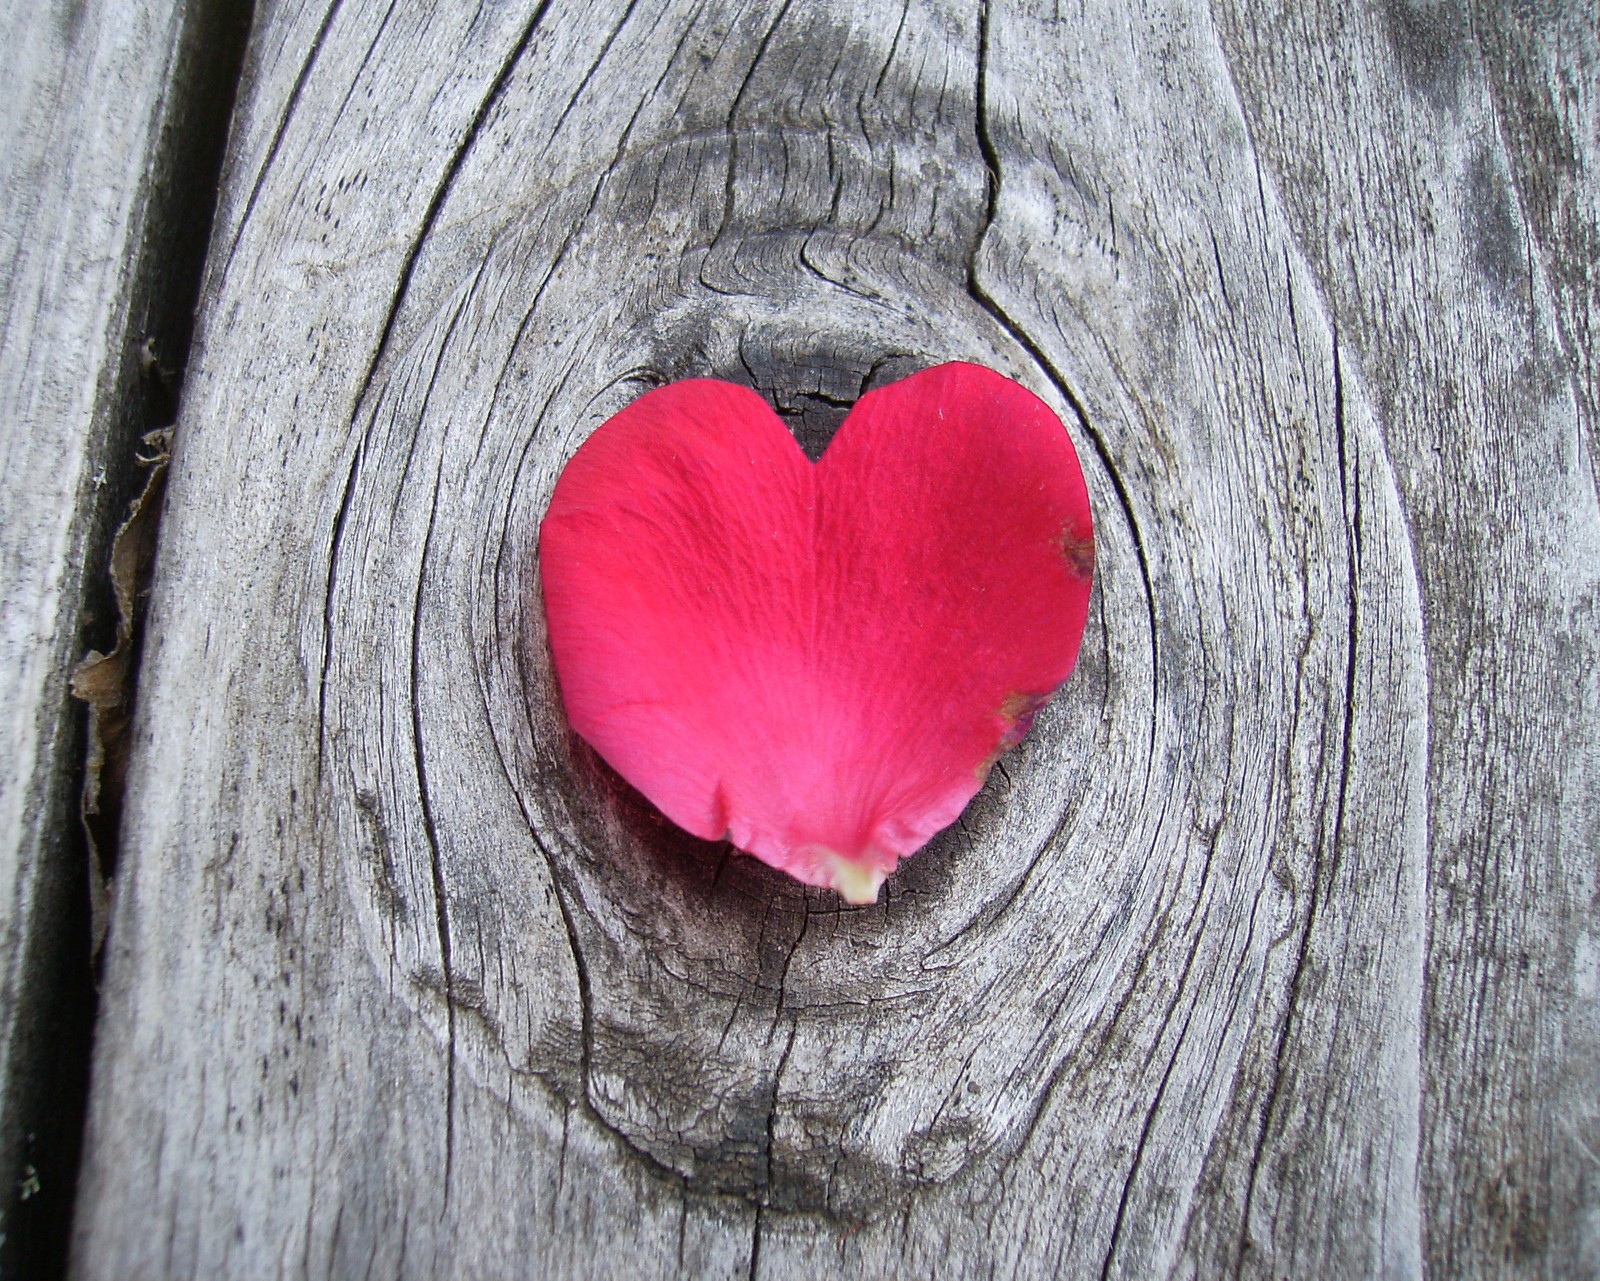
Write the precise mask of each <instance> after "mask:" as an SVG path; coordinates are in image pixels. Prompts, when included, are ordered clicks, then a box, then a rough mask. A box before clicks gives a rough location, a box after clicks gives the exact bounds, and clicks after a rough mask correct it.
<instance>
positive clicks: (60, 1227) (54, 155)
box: [0, 0, 248, 1275]
mask: <svg viewBox="0 0 1600 1281" xmlns="http://www.w3.org/2000/svg"><path fill="white" fill-rule="evenodd" d="M216 8H217V6H215V5H212V6H207V5H203V4H201V5H187V4H179V5H170V4H147V3H139V2H136V0H107V2H100V0H90V2H88V3H76V4H58V5H10V6H6V8H5V10H4V12H3V13H0V44H3V47H4V48H5V50H6V56H5V58H4V60H3V62H0V103H3V104H4V105H5V111H4V126H3V131H0V467H3V472H4V476H5V484H4V486H3V487H0V591H3V594H4V609H3V620H4V625H3V627H0V1179H3V1181H4V1188H3V1193H0V1271H4V1272H6V1273H7V1274H12V1273H14V1274H16V1275H24V1274H31V1275H42V1274H43V1273H44V1272H45V1271H48V1270H50V1269H51V1268H55V1269H59V1267H60V1266H61V1263H62V1260H63V1259H64V1252H65V1243H66V1239H67V1234H66V1223H67V1220H68V1217H69V1215H70V1212H71V1205H72V1197H73V1178H74V1172H75V1161H76V1150H77V1145H78V1137H79V1133H80V1129H81V1118H82V1107H83V1097H84V1092H85V1090H86V1088H87V1086H86V1078H87V1062H86V1060H87V1056H88V1053H89V1045H88V1037H89V1030H90V1022H91V1019H92V1007H93V988H92V977H91V973H90V958H89V948H90V943H89V929H88V924H87V919H88V913H87V904H88V890H87V887H86V881H87V876H86V871H87V866H86V863H87V854H86V850H85V845H84V838H83V836H82V832H81V828H80V824H79V818H78V789H79V787H80V784H81V780H82V776H83V763H84V754H85V744H84V737H83V730H82V723H83V715H84V713H83V709H82V708H81V707H79V706H76V705H74V704H72V703H71V702H70V700H69V697H68V682H69V677H70V674H71V672H72V669H73V666H74V664H75V663H76V662H77V660H78V659H79V657H80V656H81V655H82V653H83V650H84V648H85V647H86V646H88V645H91V644H97V645H101V646H103V647H106V648H110V644H111V638H112V635H113V632H114V622H115V619H114V609H113V605H112V600H111V592H110V588H109V579H108V577H107V552H108V548H109V544H110V539H111V534H112V530H113V528H114V527H115V525H116V523H117V522H118V521H119V520H120V519H121V518H122V515H123V512H124V511H125V509H126V507H127V504H128V501H129V499H130V498H131V497H132V495H133V494H134V493H135V492H136V491H137V487H138V485H139V484H140V483H141V481H140V477H139V475H138V469H137V467H136V465H135V463H134V453H135V449H136V447H137V442H138V440H139V437H140V435H141V433H142V432H144V431H145V430H146V429H148V428H149V427H152V426H155V425H157V423H158V422H159V421H160V420H161V415H163V414H166V415H167V416H168V417H170V405H169V403H168V402H169V401H170V392H171V386H170V383H169V381H168V377H169V375H175V373H176V372H177V367H179V366H181V363H182V362H181V352H182V348H183V346H184V344H185V343H186V342H187V332H188V329H189V325H190V320H189V306H190V304H191V303H192V300H193V290H194V283H195V279H196V274H197V272H198V268H199V263H200V260H201V258H202V256H203V253H204V239H205V226H206V223H205V217H206V210H207V208H208V207H209V205H210V203H211V201H210V197H209V195H208V189H209V188H210V185H211V184H213V183H214V181H215V165H216V161H217V158H218V157H219V156H220V151H221V136H222V130H223V128H225V125H226V118H227V114H226V113H227V110H228V106H227V94H228V93H229V91H230V90H231V79H230V77H231V74H232V73H231V68H232V67H235V66H236V61H237V60H236V56H235V53H234V51H235V50H236V49H237V47H238V46H239V44H240V39H239V36H240V34H241V33H240V30H239V28H240V25H241V24H240V22H239V21H238V19H237V18H235V17H229V16H227V15H224V16H223V17H221V18H220V19H219V18H218V16H217V14H216V13H215V12H214V11H215V10H216ZM244 16H245V19H246V20H248V15H244ZM230 24H231V25H230ZM230 32H231V33H233V34H232V35H231V36H230V34H229V33H230ZM202 47H203V48H202ZM201 52H203V57H200V58H197V53H201ZM206 113H209V118H207V115H206ZM208 166H209V172H208ZM185 291H187V294H188V296H184V295H185ZM174 300H176V302H175V301H174ZM169 367H170V368H169ZM163 370H165V371H166V372H163ZM112 804H113V801H112V798H111V795H110V789H108V792H107V805H108V810H109V808H110V807H111V805H112Z"/></svg>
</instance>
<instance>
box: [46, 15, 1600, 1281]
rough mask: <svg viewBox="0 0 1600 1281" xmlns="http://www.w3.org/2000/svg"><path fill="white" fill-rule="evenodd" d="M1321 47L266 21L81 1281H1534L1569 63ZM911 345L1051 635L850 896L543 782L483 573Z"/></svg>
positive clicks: (1262, 35) (1587, 661) (1584, 1056)
mask: <svg viewBox="0 0 1600 1281" xmlns="http://www.w3.org/2000/svg"><path fill="white" fill-rule="evenodd" d="M1345 10H1346V7H1345V6H1340V5H1331V4H1329V5H1305V6H1286V7H1285V8H1283V9H1282V10H1281V11H1280V10H1277V9H1273V8H1271V7H1270V6H1267V5H1264V4H1262V5H1251V4H1248V3H1236V4H1232V5H1221V6H1218V7H1216V8H1214V9H1212V8H1207V7H1205V6H1203V5H1193V4H1190V5H1177V6H1174V7H1171V8H1160V7H1157V6H1153V5H1140V4H1133V5H1104V6H1100V7H1090V6H1088V5H1084V6H1079V7H1071V8H1069V9H1067V10H1063V11H1060V12H1057V11H1054V10H1049V9H1043V10H1041V9H1039V8H1037V7H1028V6H1022V5H1016V4H1011V3H1001V2H998V0H991V3H988V4H986V5H985V4H978V5H961V6H956V5H946V4H938V3H932V4H925V5H918V6H910V7H907V8H905V9H901V8H899V7H894V6H888V5H882V4H877V3H870V2H865V3H864V2H861V0H858V2H857V3H853V4H850V5H843V4H838V5H835V4H816V5H810V4H808V5H800V4H784V5H781V6H772V5H760V6H749V7H740V6H738V5H736V4H730V3H703V4H699V5H688V4H678V3H672V2H670V0H658V2H656V3H651V2H649V0H637V2H636V3H633V4H630V5H628V6H626V8H622V7H620V6H619V7H616V8H615V9H614V10H613V11H609V12H606V13H604V14H603V15H599V16H597V14H596V12H595V11H594V9H593V7H592V6H590V5H578V4H563V3H557V2H556V0H549V2H547V3H539V4H537V5H535V4H530V3H517V4H507V5H500V6H489V7H485V8H482V9H480V10H478V11H476V12H474V13H471V14H468V13H467V12H465V10H462V9H458V8H457V7H454V6H440V7H438V11H437V12H434V11H432V10H431V9H430V10H429V11H427V12H426V13H423V12H422V11H419V10H417V9H414V8H412V7H407V6H396V5H386V4H379V3H368V2H367V0H345V3H342V4H331V5H329V6H328V7H326V8H325V9H318V8H316V7H315V6H305V7H302V8H296V7H293V6H274V7H265V8H263V9H262V11H261V12H260V13H258V15H257V27H256V30H255V32H254V33H253V37H252V43H251V48H250V52H249V56H248V59H247V64H246V71H245V81H244V87H243V89H242V91H241V95H240V104H239V108H238V112H237V115H236V117H235V123H234V133H233V136H232V140H231V145H230V159H229V163H228V166H227V169H226V171H225V174H224V182H223V190H222V205H221V208H220V211H219V216H218V224H217V230H216V234H215V236H214V239H213V248H212V255H211V260H210V268H209V276H208V282H207V286H206V289H205V292H204V299H203V311H202V315H201V319H200V327H199V331H198V339H197V347H196V350H195V352H194V354H193V357H192V359H191V362H190V376H189V380H188V383H187V385H186V388H185V399H184V408H183V412H182V415H181V419H180V425H179V434H178V444H177V454H176V459H175V463H174V472H173V478H172V482H171V492H170V495H169V507H168V512H167V516H166V519H165V521H164V524H163V531H162V547H161V559H160V563H159V568H158V577H157V588H156V593H155V598H154V603H153V606H152V619H151V634H150V640H149V643H148V645H147V649H146V659H145V665H144V670H143V673H142V676H141V712H140V720H139V726H138V735H137V743H136V756H135V759H134V764H133V771H132V775H131V778H130V784H129V793H128V798H127V815H126V819H125V824H124V830H123V849H122V854H121V858H122V867H123V869H124V871H123V874H122V876H121V878H120V882H119V887H118V888H119V897H118V902H117V907H116V916H115V919H114V924H113V933H112V939H111V945H110V946H111V955H110V965H109V975H108V985H107V988H106V991H105V996H104V1002H105V1013H104V1017H103V1019H102V1023H101V1026H100V1031H99V1038H98V1042H97V1051H96V1061H95V1079H94V1094H93V1100H92V1109H91V1116H90V1129H89V1137H88V1151H87V1155H86V1161H85V1168H84V1173H83V1179H82V1182H81V1187H80V1201H79V1207H78V1219H77V1240H76V1256H75V1257H76V1267H77V1270H78V1272H79V1273H81V1274H82V1275H85V1276H94V1277H100V1276H105V1277H125V1276H155V1275H174V1276H184V1275H192V1276H212V1275H228V1274H236V1275H274V1274H286V1275H313V1276H328V1275H336V1276H344V1275H367V1274H377V1275H415V1276H437V1275H462V1276H468V1275H543V1276H581V1275H618V1276H623V1275H626V1276H672V1275H680V1274H683V1275H705V1276H718V1275H739V1276H746V1275H747V1276H769V1277H801V1276H804V1277H811V1276H828V1275H840V1276H846V1275H849V1276H854V1275H866V1276H932V1275H943V1276H982V1275H997V1276H1025V1277H1046V1276H1100V1277H1109V1276H1129V1277H1145V1276H1165V1275H1198V1276H1211V1275H1216V1274H1219V1273H1222V1272H1233V1273H1236V1274H1241V1275H1250V1276H1256V1275H1260V1276H1267V1275H1272V1276H1277V1275H1293V1276H1308V1277H1312V1276H1315V1277H1322V1276H1336V1275H1350V1276H1356V1275H1372V1274H1385V1275H1402V1276H1404V1275H1418V1274H1421V1273H1424V1272H1426V1273H1429V1274H1431V1275H1436V1276H1491V1275H1526V1276H1550V1277H1557V1276H1562V1277H1566V1276H1580V1275H1594V1274H1596V1273H1597V1272H1600V1163H1597V1161H1596V1153H1597V1152H1600V1099H1597V1095H1596V1082H1597V1081H1600V1043H1597V1037H1600V1017H1597V1016H1600V993H1597V979H1596V975H1597V962H1596V956H1597V950H1596V949H1597V944H1600V940H1597V938H1596V930H1597V917H1596V914H1595V894H1596V857H1595V851H1596V848H1597V845H1600V832H1597V830H1596V828H1597V824H1600V796H1597V780H1600V715H1597V710H1600V690H1597V686H1596V681H1597V679H1600V677H1597V672H1600V664H1597V658H1600V654H1597V652H1596V651H1597V649H1600V628H1597V626H1596V621H1597V619H1596V596H1595V591H1596V583H1597V577H1600V511H1597V501H1596V487H1597V470H1596V462H1595V457H1596V455H1595V446H1596V439H1595V425H1596V419H1595V399H1594V396H1595V392H1594V356H1593V345H1592V340H1591V335H1592V333H1593V331H1594V316H1595V294H1594V284H1593V278H1592V273H1591V271H1590V267H1591V266H1592V263H1593V260H1594V246H1595V244H1596V227H1595V218H1596V214H1595V209H1596V203H1595V201H1594V198H1593V197H1594V194H1595V181H1596V180H1595V165H1596V164H1597V163H1600V140H1597V137H1596V122H1597V119H1600V107H1597V104H1596V96H1595V95H1596V88H1595V86H1596V84H1597V83H1600V77H1597V76H1596V74H1595V72H1596V68H1597V62H1600V59H1597V54H1596V38H1595V33H1594V29H1593V24H1592V22H1590V21H1589V20H1588V16H1587V15H1585V13H1584V12H1583V11H1582V6H1579V5H1572V6H1568V7H1564V8H1563V7H1555V8H1552V9H1550V10H1549V11H1546V10H1544V9H1536V8H1534V7H1527V8H1519V9H1517V10H1516V12H1515V13H1506V14H1501V13H1499V12H1497V11H1495V10H1494V9H1492V8H1491V7H1489V6H1485V8H1484V9H1482V10H1480V11H1476V12H1473V11H1466V10H1457V9H1455V8H1453V7H1451V6H1449V5H1440V6H1430V7H1427V8H1419V9H1411V8H1407V7H1404V6H1402V5H1398V4H1395V5H1388V6H1385V7H1382V8H1378V9H1373V10H1372V11H1370V12H1367V11H1362V12H1357V13H1347V12H1346V11H1345ZM951 357H963V358H967V359H977V360H980V361H984V362H987V363H990V364H992V365H994V366H995V367H997V368H1000V369H1002V370H1005V371H1006V372H1009V373H1012V374H1014V375H1015V376H1017V377H1019V378H1021V379H1023V380H1024V381H1025V382H1027V383H1028V384H1029V385H1030V386H1031V387H1033V388H1034V389H1035V390H1037V391H1038V392H1039V393H1040V394H1041V395H1043V396H1045V397H1047V398H1048V399H1050V400H1051V401H1052V402H1053V403H1054V404H1055V405H1056V406H1057V407H1058V408H1060V409H1061V410H1062V412H1063V414H1064V416H1065V417H1066V418H1067V421H1068V422H1069V425H1070V427H1071V430H1072V432H1073V435H1074V438H1075V440H1076V441H1077V444H1078V448H1079V451H1080V454H1081V455H1082V457H1083V459H1084V462H1085V467H1086V472H1087V475H1088V479H1089V485H1090V489H1091V495H1092V497H1093V500H1094V502H1095V506H1096V511H1097V513H1098V528H1099V549H1098V550H1099V558H1098V569H1099V577H1098V584H1097V588H1096V597H1095V602H1094V609H1093V612H1092V615H1091V626H1090V630H1089V636H1088V638H1087V642H1086V645H1085V649H1084V657H1083V660H1082V662H1081V665H1080V668H1079V671H1078V673H1077V674H1076V675H1075V676H1074V678H1073V680H1072V682H1071V683H1070V685H1069V686H1068V687H1067V689H1066V690H1065V691H1064V692H1063V694H1062V695H1061V696H1060V697H1059V698H1058V699H1057V700H1056V702H1055V703H1054V704H1053V705H1052V707H1051V708H1050V709H1049V711H1048V712H1046V713H1045V714H1044V715H1042V716H1041V717H1040V719H1039V722H1038V724H1037V726H1036V729H1035V732H1034V734H1033V735H1032V737H1031V738H1030V739H1029V740H1028V741H1027V742H1026V743H1025V744H1024V745H1023V747H1022V748H1021V749H1019V750H1018V751H1017V752H1016V753H1015V754H1014V755H1013V756H1011V757H1009V758H1008V759H1007V761H1006V764H1005V768H1004V769H1003V770H999V771H997V772H996V774H995V776H994V778H993V779H992V781H991V784H990V786H989V787H988V788H987V789H986V790H985V792H984V793H983V795H982V796H980V798H979V799H978V801H977V802H975V804H974V806H973V807H972V809H971V810H970V811H969V813H968V815H967V816H966V818H965V819H964V821H963V822H962V823H961V824H960V825H959V826H958V827H957V828H956V829H953V830H952V831H951V832H949V833H947V834H946V835H945V836H944V837H943V838H941V839H940V840H938V841H937V842H936V843H935V845H934V846H933V847H931V848H930V849H929V850H928V851H926V852H925V853H924V854H922V855H920V856H919V857H917V858H916V859H914V860H912V861H911V863H909V864H908V865H907V866H906V867H905V868H904V870H903V871H902V873H901V874H900V875H899V876H897V877H896V878H895V879H894V880H893V881H892V882H891V883H890V885H889V886H888V887H887V893H886V897H885V899H884V901H883V902H882V903H880V904H879V905H877V906H875V907H872V908H868V909H860V910H852V909H847V908H843V907H842V906H841V905H840V904H839V902H838V901H837V900H836V899H834V898H833V897H832V896H830V895H828V894H826V893H821V892H815V891H805V890H802V889H800V888H798V887H796V886H794V885H792V884H789V883H787V882H785V881H784V880H783V879H782V878H781V877H780V876H779V875H777V874H776V873H772V872H769V871H768V870H767V869H764V868H763V867H761V866H759V865H757V864H755V863H753V862H752V861H751V860H748V859H744V858H740V857H728V852H727V850H726V849H725V848H722V847H717V846H708V845H703V844H700V843H697V842H694V841H690V840H688V839H687V838H684V837H682V836H679V835H676V834H674V833H673V832H672V831H671V830H669V829H667V828H666V827H665V826H664V825H663V824H662V823H661V822H659V821H658V820H655V819H653V818H652V816H651V814H650V812H649V811H648V809H647V807H645V806H644V805H643V803H642V802H640V801H639V800H638V799H637V798H636V797H633V796H631V795H629V794H628V793H627V792H626V791H625V789H623V788H622V787H621V786H620V785H619V784H618V783H617V782H616V780H615V779H614V777H612V776H610V775H609V774H607V773H606V771H604V770H603V769H602V768H601V767H600V766H599V765H598V764H597V763H596V762H595V760H594V758H593V757H592V756H591V755H590V754H589V753H588V752H587V751H585V750H584V749H583V748H582V747H581V746H579V745H578V744H576V743H575V742H574V741H573V740H572V738H571V736H570V735H569V734H568V733H567V732H566V730H565V727H564V725H563V722H562V717H561V713H560V710H559V704H558V702H557V700H556V698H555V695H554V691H553V686H552V682H551V674H550V668H549V661H548V656H547V654H546V649H545V642H544V635H543V631H542V622H541V614H540V609H539V605H538V583H537V579H536V575H535V561H534V549H535V545H536V535H537V525H538V520H539V517H540V514H541V512H542V510H543V507H544V505H545V503H546V502H547V500H548V497H549V493H550V489H551V486H552V484H553V481H554V478H555V476H556V474H557V472H558V470H559V468H560V466H561V464H562V463H563V461H564V460H565V459H566V458H567V457H569V456H570V454H571V452H572V450H573V449H574V448H575V447H576V445H577V444H578V443H579V441H581V440H582V439H583V438H584V436H585V434H586V433H587V432H588V431H590V430H592V428H593V427H594V426H595V425H596V424H598V423H599V422H600V421H602V420H603V418H604V417H605V416H606V415H607V414H609V413H610V412H612V411H614V410H615V409H616V408H617V407H619V406H620V405H622V404H623V403H625V402H626V401H627V400H628V399H629V398H630V397H632V396H634V395H636V394H637V393H638V392H639V391H641V390H642V389H644V388H646V387H648V386H650V385H652V384H653V383H655V382H658V381H660V380H663V379H669V378H676V377H682V376H686V375H691V374H714V375H719V376H723V377H729V378H733V379H735V380H738V381H743V382H748V383H751V384H753V385H755V386H756V387H758V388H760V389H761V390H762V391H763V392H764V393H766V394H768V395H770V396H771V397H773V398H774V399H775V400H776V402H777V403H778V404H779V405H780V407H782V408H783V409H784V410H785V411H786V412H787V413H788V414H789V416H790V417H791V420H792V421H793V423H794V425H795V428H796V430H797V432H798V433H800V435H801V436H802V438H803V439H804V440H806V441H807V443H808V444H811V445H813V446H814V445H816V444H818V443H820V442H821V441H822V440H823V439H825V438H826V435H827V433H828V431H829V430H830V429H831V428H832V426H833V425H835V424H836V423H837V421H838V420H839V418H840V416H841V415H842V412H843V407H844V406H845V405H847V404H848V403H849V402H850V401H852V400H853V399H854V398H855V397H856V396H857V395H859V394H860V392H861V390H862V389H863V388H865V387H868V386H871V385H874V384H876V383H878V382H882V381H885V380H888V379H891V378H893V377H895V376H896V375H897V374H899V373H902V372H907V371H909V370H911V369H913V368H915V367H918V366H920V365H923V364H927V363H932V362H935V361H938V360H942V359H947V358H951Z"/></svg>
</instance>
